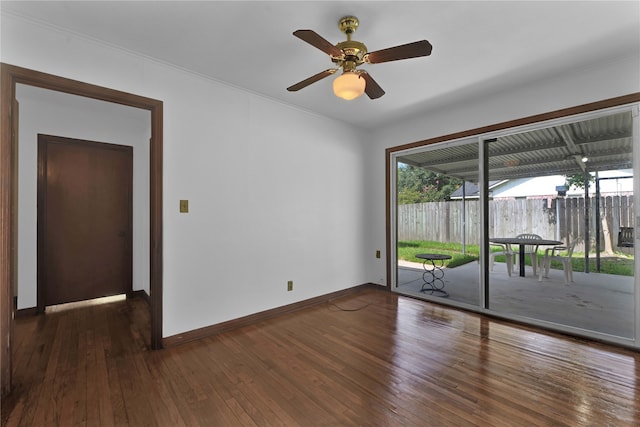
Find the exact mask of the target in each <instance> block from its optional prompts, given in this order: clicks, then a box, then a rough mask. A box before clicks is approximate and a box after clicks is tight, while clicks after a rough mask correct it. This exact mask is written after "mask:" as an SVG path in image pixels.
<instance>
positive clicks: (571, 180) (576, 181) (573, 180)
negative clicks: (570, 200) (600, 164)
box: [565, 173, 596, 188]
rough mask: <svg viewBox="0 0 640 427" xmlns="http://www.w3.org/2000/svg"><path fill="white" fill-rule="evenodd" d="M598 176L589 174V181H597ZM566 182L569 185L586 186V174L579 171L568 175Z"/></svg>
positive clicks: (575, 186)
mask: <svg viewBox="0 0 640 427" xmlns="http://www.w3.org/2000/svg"><path fill="white" fill-rule="evenodd" d="M595 180H596V178H595V177H594V176H593V175H591V174H589V182H590V183H591V182H595ZM565 182H566V183H567V185H568V186H569V187H574V188H584V174H583V173H577V174H575V175H566V176H565Z"/></svg>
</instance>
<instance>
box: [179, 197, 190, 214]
mask: <svg viewBox="0 0 640 427" xmlns="http://www.w3.org/2000/svg"><path fill="white" fill-rule="evenodd" d="M188 212H189V201H188V200H180V213H188Z"/></svg>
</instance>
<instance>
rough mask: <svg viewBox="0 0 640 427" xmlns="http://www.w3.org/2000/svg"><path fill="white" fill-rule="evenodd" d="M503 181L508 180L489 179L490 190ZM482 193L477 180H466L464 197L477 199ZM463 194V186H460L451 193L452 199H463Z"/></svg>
mask: <svg viewBox="0 0 640 427" xmlns="http://www.w3.org/2000/svg"><path fill="white" fill-rule="evenodd" d="M503 182H507V181H506V180H499V181H489V191H491V190H492V189H493V188H495V187H496V186H498V185H500V184H502V183H503ZM479 195H480V187H479V186H478V184H477V183H475V182H465V183H464V197H465V198H467V199H477V198H478V196H479ZM462 196H463V187H460V188H458V189H457V190H456V191H454V192H453V193H451V198H452V199H462Z"/></svg>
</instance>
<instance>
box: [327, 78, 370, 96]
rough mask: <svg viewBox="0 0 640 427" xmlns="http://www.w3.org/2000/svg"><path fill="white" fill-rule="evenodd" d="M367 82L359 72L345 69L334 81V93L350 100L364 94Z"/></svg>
mask: <svg viewBox="0 0 640 427" xmlns="http://www.w3.org/2000/svg"><path fill="white" fill-rule="evenodd" d="M365 86H366V82H365V80H364V79H363V78H360V75H359V74H358V73H354V72H352V71H345V72H344V73H342V74H341V75H340V76H338V77H337V78H336V79H335V80H334V81H333V93H334V94H335V95H336V96H337V97H338V98H342V99H346V100H347V101H350V100H352V99H356V98H357V97H359V96H362V94H363V93H364V89H365Z"/></svg>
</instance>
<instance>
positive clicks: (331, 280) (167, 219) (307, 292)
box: [1, 16, 369, 336]
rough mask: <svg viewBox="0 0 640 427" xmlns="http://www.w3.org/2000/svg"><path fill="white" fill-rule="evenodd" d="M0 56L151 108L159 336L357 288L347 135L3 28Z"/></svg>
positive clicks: (10, 23) (26, 27)
mask: <svg viewBox="0 0 640 427" xmlns="http://www.w3.org/2000/svg"><path fill="white" fill-rule="evenodd" d="M1 47H2V51H1V59H2V61H3V62H6V63H9V64H14V65H18V66H22V67H26V68H31V69H35V70H39V71H43V72H47V73H51V74H55V75H59V76H63V77H67V78H72V79H76V80H81V81H84V82H88V83H93V84H97V85H101V86H106V87H110V88H114V89H118V90H122V91H126V92H131V93H134V94H138V95H142V96H147V97H150V98H155V99H159V100H162V101H163V102H164V206H163V214H164V230H163V231H164V259H163V267H164V270H163V273H164V295H163V297H164V306H163V335H164V336H171V335H174V334H178V333H180V332H184V331H189V330H192V329H196V328H199V327H203V326H208V325H212V324H216V323H219V322H223V321H227V320H231V319H234V318H238V317H241V316H245V315H248V314H252V313H256V312H259V311H262V310H268V309H271V308H275V307H279V306H282V305H286V304H289V303H292V302H296V301H300V300H304V299H307V298H312V297H315V296H319V295H323V294H327V293H330V292H333V291H337V290H341V289H345V288H349V287H352V286H356V285H359V284H362V283H365V282H366V281H367V271H366V266H367V265H366V264H367V263H366V259H367V258H368V257H367V255H368V254H367V253H365V252H366V251H365V245H364V242H365V232H364V230H365V225H366V222H367V221H366V215H367V212H366V209H365V200H364V194H363V188H364V187H365V185H364V180H365V178H366V170H365V169H366V163H365V153H366V152H365V145H364V144H363V138H364V136H363V133H362V131H361V130H358V129H355V128H352V127H349V126H347V125H345V124H343V123H341V122H337V121H334V120H329V119H326V118H322V117H319V116H315V115H311V114H309V113H306V112H303V111H300V110H297V109H294V108H290V107H288V106H285V105H282V104H280V103H277V102H274V101H271V100H268V99H265V98H262V97H260V96H256V95H254V94H251V93H247V92H244V91H241V90H238V89H236V88H232V87H229V86H227V85H224V84H221V83H218V82H214V81H211V80H206V79H204V78H202V77H199V76H195V75H193V74H189V73H186V72H184V71H183V70H179V69H176V68H172V67H169V66H166V65H162V64H159V63H156V62H153V61H151V60H148V59H145V58H141V57H137V56H134V55H131V54H128V53H126V52H122V51H119V50H116V49H113V48H110V47H107V46H103V45H101V44H98V43H95V42H93V41H88V40H84V39H82V38H79V37H78V36H76V35H72V34H67V33H64V32H58V31H56V30H53V29H50V28H45V27H41V26H39V25H35V24H32V23H29V22H25V21H21V20H19V19H18V18H15V17H8V16H2V46H1ZM180 199H188V200H189V202H190V206H189V207H190V213H188V214H180V213H179V211H178V205H179V203H178V201H179V200H180ZM367 232H369V230H367ZM288 280H293V281H294V290H293V291H292V292H287V291H286V283H287V281H288Z"/></svg>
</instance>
